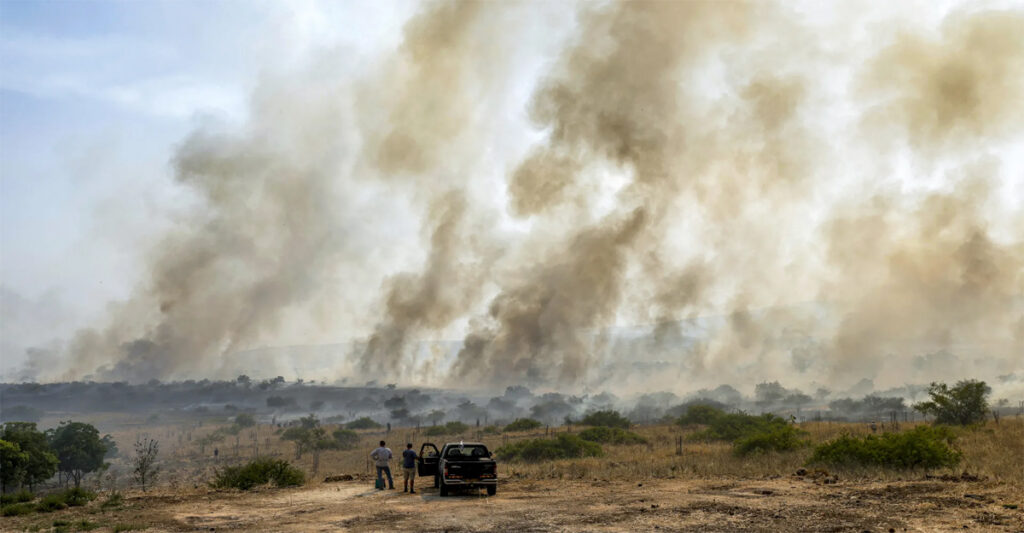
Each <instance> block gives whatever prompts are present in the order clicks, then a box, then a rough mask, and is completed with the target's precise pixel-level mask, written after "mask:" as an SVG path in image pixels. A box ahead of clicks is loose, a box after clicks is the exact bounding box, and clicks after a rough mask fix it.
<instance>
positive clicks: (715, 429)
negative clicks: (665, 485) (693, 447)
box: [690, 413, 789, 442]
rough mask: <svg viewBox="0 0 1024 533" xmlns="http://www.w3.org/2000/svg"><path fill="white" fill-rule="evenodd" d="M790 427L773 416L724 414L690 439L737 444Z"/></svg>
mask: <svg viewBox="0 0 1024 533" xmlns="http://www.w3.org/2000/svg"><path fill="white" fill-rule="evenodd" d="M788 426H789V423H788V422H786V421H785V420H784V419H782V418H779V417H777V416H775V415H772V414H764V415H760V416H754V415H748V414H745V413H722V414H721V415H718V416H714V417H712V418H710V419H709V420H708V428H707V429H705V430H704V431H698V432H696V433H694V434H693V435H690V439H691V440H724V441H729V442H735V441H738V440H740V439H743V438H746V437H750V436H752V435H757V434H759V433H771V432H773V431H775V430H778V429H781V428H784V427H788Z"/></svg>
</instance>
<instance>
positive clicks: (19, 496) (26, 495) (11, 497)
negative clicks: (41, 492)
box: [0, 489, 36, 505]
mask: <svg viewBox="0 0 1024 533" xmlns="http://www.w3.org/2000/svg"><path fill="white" fill-rule="evenodd" d="M35 498H36V495H35V494H32V493H31V492H29V491H27V490H24V489H22V490H19V491H18V492H15V493H13V494H4V495H2V496H0V504H2V505H7V504H9V503H25V502H30V501H32V500H34V499H35Z"/></svg>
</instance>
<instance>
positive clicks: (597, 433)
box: [580, 426, 647, 444]
mask: <svg viewBox="0 0 1024 533" xmlns="http://www.w3.org/2000/svg"><path fill="white" fill-rule="evenodd" d="M580 438H581V439H583V440H586V441H590V442H599V443H601V444H647V439H645V438H643V437H641V436H640V435H637V434H636V433H633V432H632V431H626V430H624V429H622V428H609V427H604V426H598V427H592V428H589V429H585V430H583V431H581V432H580Z"/></svg>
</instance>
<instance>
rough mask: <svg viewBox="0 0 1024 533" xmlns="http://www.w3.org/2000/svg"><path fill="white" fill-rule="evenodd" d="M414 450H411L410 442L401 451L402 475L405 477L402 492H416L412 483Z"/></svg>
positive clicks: (414, 459) (414, 463)
mask: <svg viewBox="0 0 1024 533" xmlns="http://www.w3.org/2000/svg"><path fill="white" fill-rule="evenodd" d="M416 459H417V457H416V452H414V451H412V443H411V442H410V443H408V444H406V445H405V451H404V452H402V476H404V478H405V485H404V486H405V489H404V490H402V492H409V493H411V494H416V489H415V488H414V487H413V485H414V484H415V483H416Z"/></svg>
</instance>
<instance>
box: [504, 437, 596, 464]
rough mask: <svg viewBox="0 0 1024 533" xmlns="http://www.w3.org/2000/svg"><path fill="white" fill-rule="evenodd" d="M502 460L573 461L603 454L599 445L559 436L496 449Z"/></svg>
mask: <svg viewBox="0 0 1024 533" xmlns="http://www.w3.org/2000/svg"><path fill="white" fill-rule="evenodd" d="M495 453H496V454H497V455H498V456H500V457H501V458H502V459H508V460H511V461H515V460H520V461H550V460H553V459H575V458H579V457H598V456H601V455H603V454H604V451H603V450H602V449H601V445H600V444H597V443H595V442H589V441H585V440H583V439H581V438H579V437H577V436H576V435H565V434H562V435H559V436H558V437H556V438H554V439H532V440H524V441H520V442H513V443H511V444H508V445H505V446H502V447H501V448H498V450H497V451H496V452H495Z"/></svg>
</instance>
